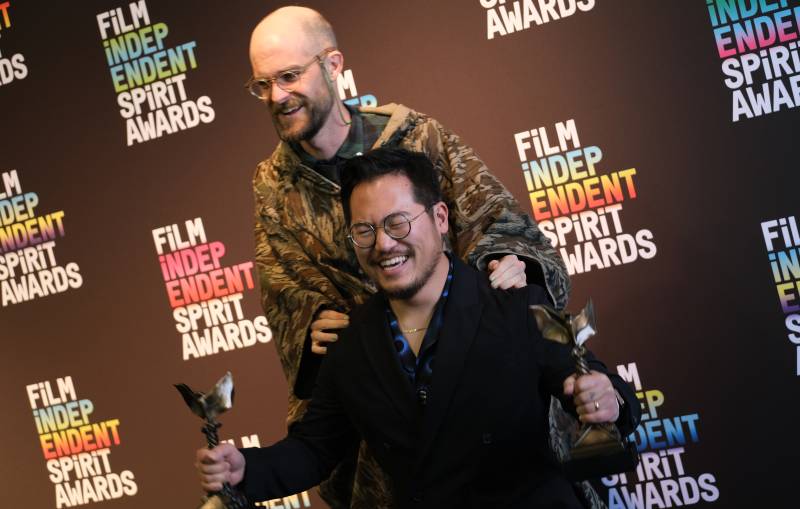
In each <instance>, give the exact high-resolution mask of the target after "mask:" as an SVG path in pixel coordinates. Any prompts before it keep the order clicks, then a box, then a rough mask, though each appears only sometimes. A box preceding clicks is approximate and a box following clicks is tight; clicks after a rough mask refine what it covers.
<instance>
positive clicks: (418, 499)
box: [411, 493, 422, 504]
mask: <svg viewBox="0 0 800 509" xmlns="http://www.w3.org/2000/svg"><path fill="white" fill-rule="evenodd" d="M411 501H412V502H414V503H415V504H419V503H420V502H422V493H417V494H416V495H414V496H413V497H411Z"/></svg>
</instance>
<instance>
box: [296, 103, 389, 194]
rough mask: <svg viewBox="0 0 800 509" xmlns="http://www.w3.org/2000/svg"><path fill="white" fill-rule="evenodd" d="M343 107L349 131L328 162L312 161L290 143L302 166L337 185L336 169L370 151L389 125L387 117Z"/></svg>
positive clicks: (299, 147)
mask: <svg viewBox="0 0 800 509" xmlns="http://www.w3.org/2000/svg"><path fill="white" fill-rule="evenodd" d="M345 107H346V108H347V111H349V112H350V119H351V123H350V130H349V131H348V132H347V138H346V139H345V140H344V143H342V146H341V147H339V150H338V151H336V155H334V156H333V157H332V158H330V159H328V160H317V159H314V158H313V157H311V156H310V155H309V154H308V153H307V152H306V151H305V150H303V147H301V146H300V144H299V143H291V147H292V149H293V150H294V151H295V153H297V155H298V157H300V161H301V162H302V163H303V164H304V165H306V166H308V167H309V168H311V169H313V170H314V171H316V172H317V173H319V174H320V175H322V176H323V177H325V178H327V179H328V180H331V181H333V182H336V183H337V184H338V183H339V171H338V167H339V166H340V165H341V164H342V163H343V162H344V161H345V160H347V159H352V158H353V157H355V156H357V155H360V154H363V153H364V152H366V151H367V150H369V149H371V148H372V146H373V145H375V142H376V141H378V138H379V137H380V135H381V133H382V132H383V130H384V129H385V128H386V124H388V123H389V117H388V116H386V115H375V114H373V113H361V112H360V111H358V110H357V109H356V108H353V107H352V106H347V105H345Z"/></svg>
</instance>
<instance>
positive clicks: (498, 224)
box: [420, 119, 570, 308]
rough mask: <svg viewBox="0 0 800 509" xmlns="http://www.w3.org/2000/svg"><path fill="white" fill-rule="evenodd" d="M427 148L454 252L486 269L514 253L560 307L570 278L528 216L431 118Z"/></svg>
mask: <svg viewBox="0 0 800 509" xmlns="http://www.w3.org/2000/svg"><path fill="white" fill-rule="evenodd" d="M420 127H421V128H423V129H428V130H429V132H428V133H426V135H425V136H423V139H424V138H426V137H427V140H428V143H427V144H428V147H426V152H427V153H428V154H429V155H430V157H431V160H433V161H434V162H435V163H436V165H437V167H438V169H439V170H440V171H441V172H442V191H443V192H444V195H445V199H446V200H447V202H448V206H449V207H450V214H451V225H452V226H453V230H454V233H455V238H454V239H453V238H451V241H452V242H453V249H454V251H455V253H456V254H457V255H458V256H459V257H460V258H461V259H463V260H465V261H466V262H467V263H469V264H470V265H472V266H474V267H477V268H478V269H481V270H485V269H486V265H487V264H488V263H489V261H490V260H492V259H494V258H499V257H502V256H503V255H506V254H516V255H517V256H518V257H519V258H520V259H522V260H524V261H525V263H526V265H527V267H528V270H527V272H528V281H529V282H536V280H537V279H540V278H541V279H542V281H541V282H542V283H543V286H545V287H546V288H547V290H548V293H549V295H550V298H551V299H552V301H553V303H554V305H555V306H556V307H557V308H564V307H565V306H566V304H567V299H568V296H569V290H570V282H569V275H568V274H567V269H566V267H565V266H564V262H563V260H562V259H561V257H560V256H559V254H558V253H557V252H556V250H555V249H553V247H552V246H551V245H550V241H549V240H548V239H547V237H545V236H544V234H543V233H542V232H541V231H540V230H539V227H538V226H537V225H536V222H535V221H534V220H533V218H531V217H530V215H529V214H527V213H524V212H523V211H522V210H521V209H520V206H519V203H517V201H516V199H514V197H513V196H512V195H511V193H510V192H508V190H507V189H506V188H505V187H503V184H501V183H500V181H499V180H498V179H497V178H496V177H494V175H492V174H491V173H489V169H488V168H487V167H486V165H485V164H484V163H483V161H481V159H480V158H478V156H477V155H476V154H475V151H474V150H473V149H472V148H470V147H469V146H467V145H466V144H464V143H463V142H462V141H461V139H460V138H459V136H458V135H456V134H454V133H453V132H451V131H449V130H447V129H445V128H444V127H443V126H442V125H441V124H439V123H438V122H437V121H436V120H433V119H429V121H428V122H426V123H425V124H422V125H421V126H420Z"/></svg>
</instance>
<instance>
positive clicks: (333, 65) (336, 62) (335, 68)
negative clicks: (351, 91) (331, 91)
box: [325, 50, 344, 83]
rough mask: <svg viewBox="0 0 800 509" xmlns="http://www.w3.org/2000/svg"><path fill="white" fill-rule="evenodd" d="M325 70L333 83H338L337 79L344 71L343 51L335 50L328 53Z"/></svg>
mask: <svg viewBox="0 0 800 509" xmlns="http://www.w3.org/2000/svg"><path fill="white" fill-rule="evenodd" d="M325 70H326V71H328V77H329V78H330V79H331V81H332V82H334V83H336V78H338V77H339V74H341V73H342V71H343V70H344V55H343V54H342V52H341V51H339V50H335V51H331V52H330V53H328V56H327V58H326V59H325Z"/></svg>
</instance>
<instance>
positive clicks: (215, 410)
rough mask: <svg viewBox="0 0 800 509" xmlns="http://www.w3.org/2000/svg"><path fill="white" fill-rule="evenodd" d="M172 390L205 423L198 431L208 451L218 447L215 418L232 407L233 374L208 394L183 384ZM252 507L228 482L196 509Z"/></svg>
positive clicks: (209, 495) (221, 380)
mask: <svg viewBox="0 0 800 509" xmlns="http://www.w3.org/2000/svg"><path fill="white" fill-rule="evenodd" d="M175 388H176V389H178V392H180V393H181V396H183V399H184V401H186V404H187V405H189V408H190V409H191V410H192V412H193V413H194V414H195V415H197V416H199V417H200V418H201V419H203V420H205V425H204V426H203V428H202V429H201V431H202V432H203V434H205V436H206V441H207V442H208V448H209V449H213V448H214V447H216V446H217V445H219V435H218V434H217V430H219V428H220V427H222V424H221V423H219V422H217V417H218V416H219V415H220V414H221V413H223V412H225V411H226V410H229V409H230V408H231V407H233V375H231V373H230V371H229V372H227V373H225V376H223V377H222V378H220V379H219V381H218V382H217V383H216V385H214V387H212V388H211V390H210V391H208V392H207V393H205V394H204V393H202V392H195V391H193V390H192V389H190V388H189V386H188V385H186V384H175ZM254 507H255V506H254V505H253V504H252V503H251V502H250V501H249V500H247V497H245V495H244V493H242V492H241V491H239V490H237V489H236V488H234V487H233V486H231V485H229V484H228V483H225V484H223V486H222V489H221V490H220V491H218V492H216V493H209V494H208V496H207V497H206V498H204V499H203V503H202V505H201V506H200V508H199V509H251V508H254Z"/></svg>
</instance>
